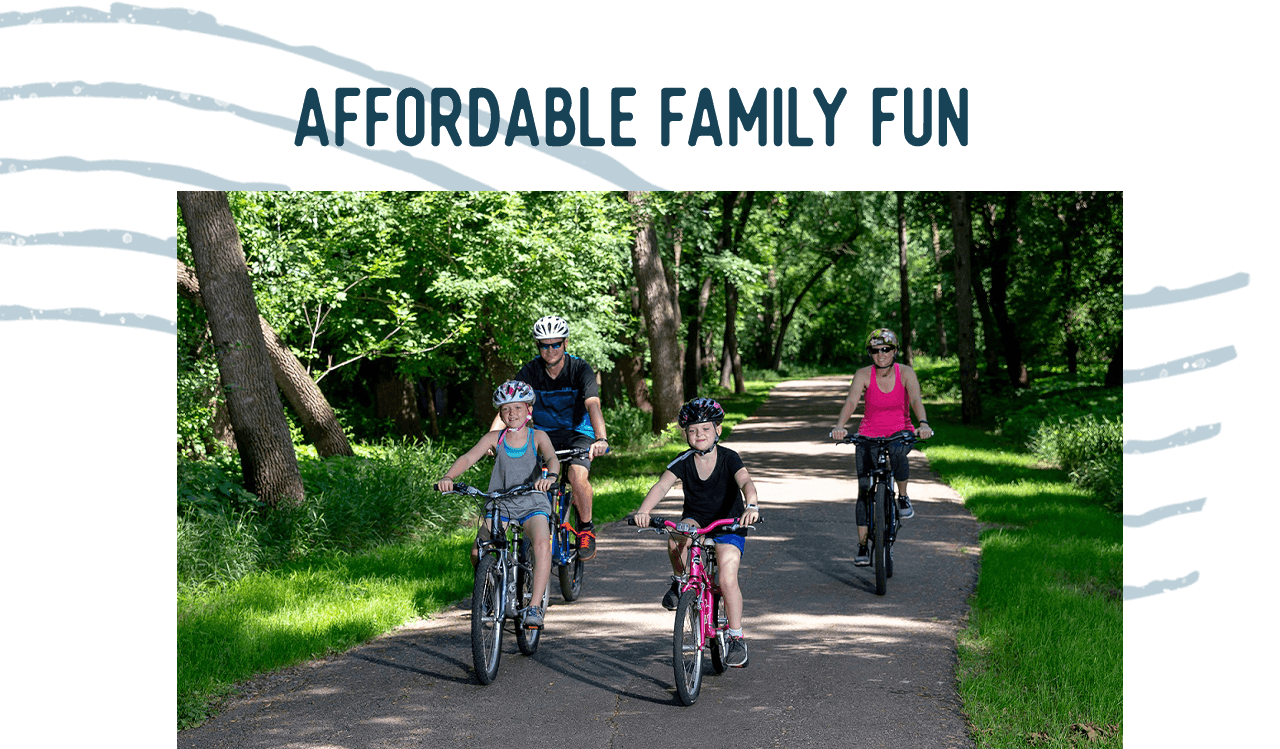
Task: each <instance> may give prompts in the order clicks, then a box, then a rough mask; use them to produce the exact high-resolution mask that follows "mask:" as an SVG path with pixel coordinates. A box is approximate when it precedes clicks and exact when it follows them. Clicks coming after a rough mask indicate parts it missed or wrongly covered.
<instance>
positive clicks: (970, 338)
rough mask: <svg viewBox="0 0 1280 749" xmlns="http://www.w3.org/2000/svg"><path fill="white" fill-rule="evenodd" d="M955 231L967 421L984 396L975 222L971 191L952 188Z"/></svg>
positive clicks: (963, 405) (963, 415)
mask: <svg viewBox="0 0 1280 749" xmlns="http://www.w3.org/2000/svg"><path fill="white" fill-rule="evenodd" d="M949 197H950V199H951V233H952V236H953V239H954V241H955V256H956V258H955V260H956V327H957V333H958V337H959V339H960V340H959V349H960V419H961V421H963V422H964V423H966V424H972V423H975V422H977V421H979V420H981V418H982V399H981V398H982V397H981V394H980V393H979V392H978V352H977V350H976V346H975V341H974V331H973V292H972V289H971V288H970V283H969V281H970V275H971V273H972V271H973V258H972V256H971V249H970V248H971V244H972V240H971V238H970V237H971V232H972V224H971V220H970V216H969V195H968V194H967V193H964V192H952V193H950V194H949Z"/></svg>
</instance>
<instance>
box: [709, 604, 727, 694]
mask: <svg viewBox="0 0 1280 749" xmlns="http://www.w3.org/2000/svg"><path fill="white" fill-rule="evenodd" d="M711 610H712V611H714V612H715V616H716V620H715V626H714V627H712V629H714V630H715V631H716V637H715V639H713V640H712V641H711V670H712V671H715V672H716V673H718V674H722V673H724V672H725V669H727V668H729V664H727V663H725V662H724V657H725V653H724V651H723V650H722V649H721V647H720V645H721V643H722V642H723V640H721V638H720V628H721V627H726V626H728V624H729V615H728V612H727V611H726V610H725V607H724V596H722V595H720V594H719V593H712V594H711Z"/></svg>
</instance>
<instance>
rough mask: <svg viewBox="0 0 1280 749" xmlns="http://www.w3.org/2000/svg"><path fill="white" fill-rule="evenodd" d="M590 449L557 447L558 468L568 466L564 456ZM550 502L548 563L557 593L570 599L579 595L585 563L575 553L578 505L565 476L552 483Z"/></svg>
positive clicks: (583, 452) (567, 456)
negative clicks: (552, 520) (557, 581)
mask: <svg viewBox="0 0 1280 749" xmlns="http://www.w3.org/2000/svg"><path fill="white" fill-rule="evenodd" d="M590 452H591V448H588V447H574V448H570V449H568V450H557V451H556V457H557V458H559V459H560V461H561V466H562V468H561V472H562V473H568V467H567V466H564V460H565V459H566V458H581V457H583V456H585V455H587V454H588V453H590ZM551 506H552V508H553V509H554V511H555V516H554V517H555V523H553V526H554V527H552V529H551V564H552V565H553V566H554V567H555V568H556V572H557V573H558V576H559V578H560V595H561V596H563V597H564V600H565V601H568V602H572V601H576V600H578V597H579V596H581V595H582V575H583V566H584V565H583V562H582V560H581V559H580V558H579V557H578V531H577V527H578V508H576V507H574V506H573V490H572V489H571V488H570V486H569V481H568V479H566V478H564V477H561V479H560V481H558V482H557V483H556V485H555V486H554V487H552V489H551Z"/></svg>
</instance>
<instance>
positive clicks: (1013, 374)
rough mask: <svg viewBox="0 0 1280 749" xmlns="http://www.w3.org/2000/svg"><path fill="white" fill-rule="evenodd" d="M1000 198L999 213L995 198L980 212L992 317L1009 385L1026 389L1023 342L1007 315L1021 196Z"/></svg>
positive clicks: (1027, 383)
mask: <svg viewBox="0 0 1280 749" xmlns="http://www.w3.org/2000/svg"><path fill="white" fill-rule="evenodd" d="M1002 197H1003V199H1004V200H1003V202H1004V206H1003V210H1000V208H999V206H998V205H997V201H996V200H995V199H994V196H993V198H992V200H990V201H989V202H987V203H986V205H984V206H983V210H982V220H983V223H984V224H986V228H987V234H988V236H989V237H990V244H989V245H988V251H987V256H988V260H989V265H990V267H991V316H992V318H993V319H994V320H995V324H996V328H997V329H998V330H999V331H1000V344H1001V346H1002V348H1003V350H1004V361H1005V369H1006V372H1007V374H1008V378H1009V383H1010V384H1012V385H1014V386H1017V387H1026V386H1027V385H1029V384H1030V377H1029V376H1028V374H1027V366H1026V363H1025V362H1024V361H1023V360H1022V342H1021V340H1020V338H1019V331H1018V329H1017V326H1016V325H1015V324H1014V322H1013V319H1012V318H1011V317H1010V315H1009V258H1010V257H1011V256H1012V254H1013V245H1014V242H1015V240H1016V237H1017V230H1016V228H1015V216H1016V215H1017V211H1018V203H1019V200H1020V198H1021V195H1020V194H1019V193H1016V192H1007V193H1004V194H1003V196H1002ZM997 214H999V218H997ZM988 345H990V344H988ZM993 348H994V347H993Z"/></svg>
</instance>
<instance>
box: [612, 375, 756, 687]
mask: <svg viewBox="0 0 1280 749" xmlns="http://www.w3.org/2000/svg"><path fill="white" fill-rule="evenodd" d="M723 420H724V409H723V408H721V407H720V404H719V403H716V402H715V401H714V400H712V399H710V398H694V399H693V400H691V401H689V402H688V403H686V404H684V406H683V407H681V409H680V415H679V417H678V419H677V423H679V425H680V428H681V429H683V430H684V436H685V440H687V441H688V443H689V450H687V451H685V452H683V453H681V454H680V457H678V458H676V459H675V460H673V461H671V463H670V464H669V465H668V466H667V470H665V471H663V472H662V477H661V478H659V479H658V483H656V484H654V485H653V488H652V489H650V490H649V493H648V494H646V495H645V498H644V502H642V503H641V504H640V509H638V510H636V514H635V523H636V525H638V526H640V527H646V526H648V525H649V513H650V512H651V511H652V510H653V508H654V507H656V506H657V505H658V503H659V502H661V501H662V498H663V497H665V496H667V492H669V491H671V487H673V486H675V483H676V482H677V481H679V482H681V483H682V484H683V486H684V509H683V511H682V512H683V520H682V522H685V523H693V524H696V525H697V526H698V527H700V528H701V527H705V526H706V525H707V524H709V523H711V522H712V521H715V520H723V519H725V518H738V519H739V520H740V522H741V523H742V524H743V525H750V524H751V523H754V522H755V521H756V520H757V519H758V518H759V517H760V513H759V512H758V510H759V506H758V505H757V502H756V486H755V484H754V483H752V481H751V475H750V474H748V473H747V469H746V468H745V467H743V465H742V458H740V457H738V453H736V452H734V451H733V450H730V449H728V448H726V447H717V443H718V442H719V441H720V422H721V421H723ZM744 495H745V497H746V504H745V505H744V504H743V496H744ZM745 542H746V539H745V537H744V536H743V535H742V534H738V533H729V534H724V535H721V536H718V537H716V539H715V543H716V558H717V560H718V561H719V568H720V579H719V583H720V593H721V594H722V595H723V596H724V604H725V614H726V615H727V617H728V619H729V644H728V649H727V652H726V654H725V663H727V664H728V665H730V666H734V667H736V668H742V667H744V666H746V665H747V644H746V642H745V640H744V639H743V636H742V591H741V590H740V589H739V588H738V567H739V566H740V564H741V562H742V553H743V550H744V549H745V545H746V544H745ZM688 546H689V539H687V538H683V537H676V536H672V537H669V540H668V543H667V553H668V555H669V556H670V557H671V569H672V571H673V572H674V573H675V574H676V575H683V574H684V572H685V558H686V556H687V551H688ZM679 598H680V591H679V587H678V585H677V583H676V582H674V581H673V582H672V583H671V589H670V590H668V591H667V593H666V595H664V596H663V598H662V605H663V606H664V607H666V608H667V609H671V610H674V609H675V607H676V603H677V602H678V601H679Z"/></svg>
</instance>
